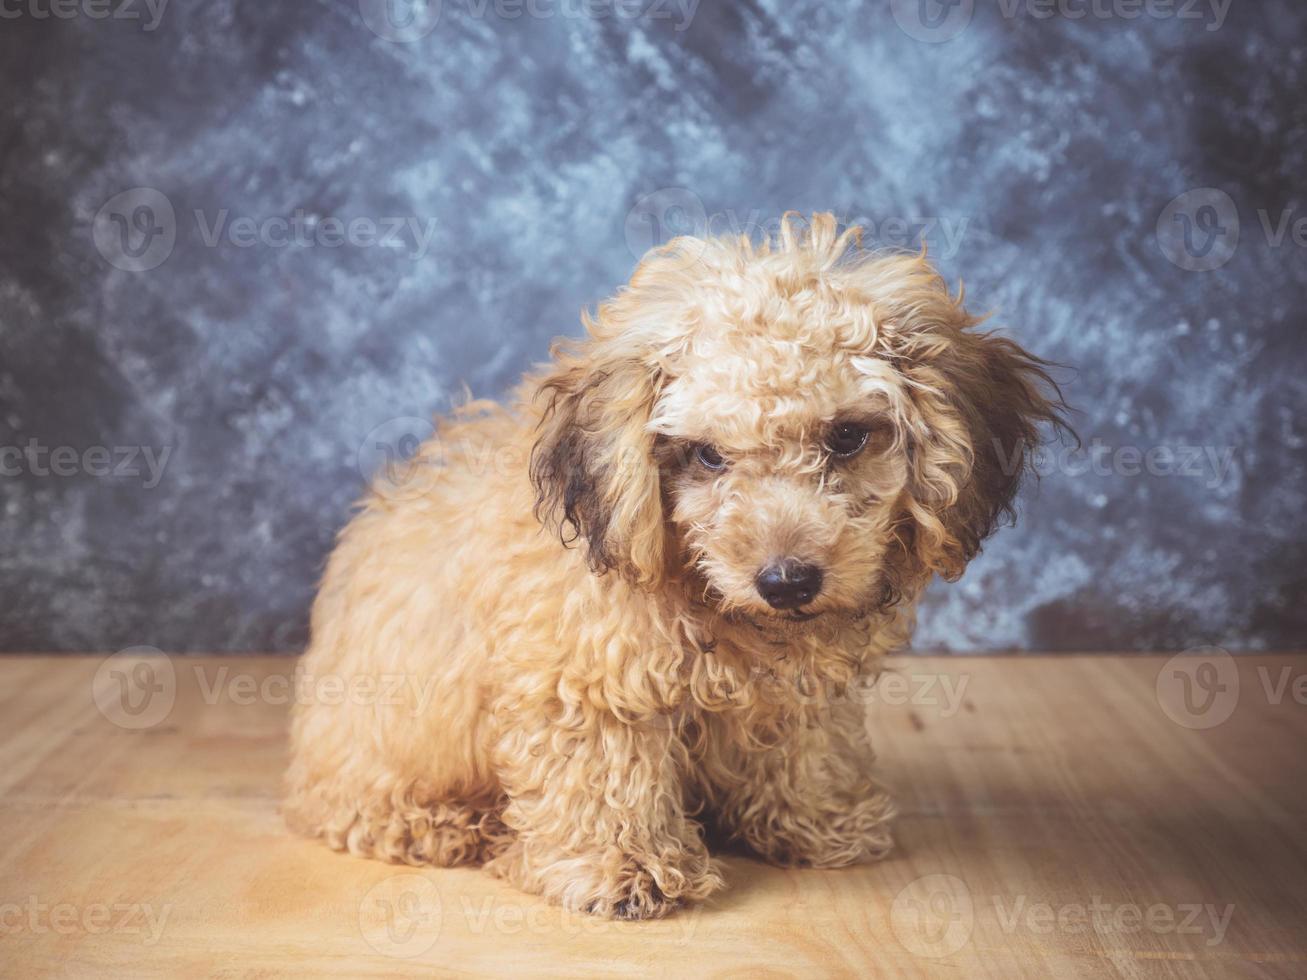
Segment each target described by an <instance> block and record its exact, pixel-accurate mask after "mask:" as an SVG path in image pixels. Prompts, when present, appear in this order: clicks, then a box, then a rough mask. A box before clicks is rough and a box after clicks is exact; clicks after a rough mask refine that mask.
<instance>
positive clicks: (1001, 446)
mask: <svg viewBox="0 0 1307 980" xmlns="http://www.w3.org/2000/svg"><path fill="white" fill-rule="evenodd" d="M937 366H938V367H939V368H940V369H941V370H942V372H943V373H944V374H945V375H946V376H947V377H948V378H949V379H950V381H951V385H950V386H949V387H948V388H947V389H946V394H947V395H948V396H949V398H950V401H951V402H952V404H953V407H954V409H955V410H956V411H957V413H958V415H959V416H960V418H961V420H962V422H963V424H964V425H965V426H966V429H967V432H968V434H969V436H970V441H971V448H972V463H971V473H970V478H969V479H968V480H967V483H966V484H965V485H964V486H963V487H961V488H960V491H959V494H958V499H957V501H956V503H955V504H954V505H953V506H952V507H951V508H949V510H948V511H947V513H946V515H945V518H944V525H945V527H946V528H947V530H948V532H949V534H950V536H951V537H952V538H953V540H954V541H955V542H956V545H957V554H956V555H955V556H953V557H954V558H955V559H956V561H955V562H954V563H953V564H955V565H956V567H955V568H954V569H952V571H953V573H954V574H955V575H956V574H961V571H962V566H964V565H965V564H966V562H968V561H970V560H971V559H972V558H974V557H975V556H976V554H977V553H978V552H979V551H980V546H981V542H982V541H984V540H985V538H987V537H989V535H991V534H992V533H993V532H994V530H995V529H996V528H997V527H998V526H999V525H1000V524H1003V523H1012V522H1014V521H1015V519H1016V510H1015V506H1014V503H1015V499H1016V494H1017V491H1018V490H1019V489H1020V486H1021V482H1022V479H1023V478H1024V477H1025V476H1026V475H1027V474H1028V473H1029V472H1031V466H1030V461H1031V455H1030V454H1031V453H1032V452H1033V450H1034V449H1035V448H1036V447H1038V446H1039V445H1040V443H1041V441H1042V440H1041V434H1042V433H1041V430H1042V429H1043V428H1045V427H1048V428H1050V429H1051V430H1052V434H1054V435H1056V436H1058V437H1061V436H1063V435H1066V436H1069V437H1070V438H1071V439H1072V440H1074V441H1076V443H1077V444H1078V442H1079V440H1078V438H1077V437H1076V435H1075V433H1074V432H1073V431H1072V430H1071V427H1070V426H1069V425H1068V424H1067V420H1066V415H1067V412H1068V411H1069V410H1068V408H1067V404H1066V401H1065V400H1064V398H1063V396H1062V390H1061V388H1060V387H1059V386H1058V384H1057V382H1056V381H1054V380H1053V377H1052V375H1051V374H1050V373H1049V369H1050V368H1052V367H1054V366H1055V365H1052V364H1050V363H1049V362H1048V361H1044V360H1042V359H1041V358H1038V357H1035V356H1034V355H1033V354H1030V353H1028V352H1027V351H1025V350H1023V349H1022V348H1021V347H1020V346H1018V345H1017V344H1015V343H1014V342H1012V341H1011V340H1008V339H1006V338H1003V337H995V336H994V335H993V334H987V333H970V332H967V331H962V332H960V334H959V335H958V337H957V340H956V343H955V345H954V346H953V348H952V350H951V351H950V352H949V353H948V354H946V355H945V356H944V357H942V358H941V361H940V362H939V364H938V365H937Z"/></svg>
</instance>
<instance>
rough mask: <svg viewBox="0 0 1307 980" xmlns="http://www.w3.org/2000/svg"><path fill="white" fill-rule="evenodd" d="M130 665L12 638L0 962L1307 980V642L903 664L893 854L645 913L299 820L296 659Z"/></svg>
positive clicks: (21, 968) (86, 966) (3, 677)
mask: <svg viewBox="0 0 1307 980" xmlns="http://www.w3.org/2000/svg"><path fill="white" fill-rule="evenodd" d="M124 659H125V658H122V657H120V658H118V659H115V660H112V661H105V660H103V659H102V658H98V657H88V658H35V657H10V658H5V659H0V717H2V718H3V719H4V723H3V733H2V734H0V739H2V741H0V972H3V973H4V974H5V975H12V976H22V977H30V976H38V975H48V974H53V973H59V974H65V973H67V974H71V975H95V976H104V975H132V976H150V975H161V976H162V975H167V976H196V975H219V976H223V975H295V976H301V975H315V974H339V975H346V976H371V975H396V974H419V975H428V976H429V975H431V974H433V973H435V974H448V975H462V976H477V975H502V974H505V973H511V974H513V975H516V976H522V977H525V976H559V975H567V976H610V975H630V976H636V975H639V976H644V975H667V976H685V975H691V976H720V977H727V976H737V975H739V976H743V975H747V976H750V977H766V976H854V975H860V976H866V975H869V974H874V975H876V976H886V977H889V976H904V977H935V976H944V977H959V978H963V977H965V978H973V977H995V978H1005V980H1006V978H1014V977H1031V978H1043V977H1050V976H1053V977H1176V978H1208V977H1211V978H1225V977H1259V978H1260V977H1301V976H1307V924H1305V923H1307V885H1305V883H1304V882H1305V879H1307V835H1305V834H1304V829H1305V826H1307V822H1305V821H1304V811H1305V809H1307V807H1305V804H1307V754H1305V753H1304V749H1305V748H1307V739H1305V738H1304V736H1307V706H1304V704H1303V703H1301V698H1302V695H1304V694H1307V691H1304V688H1305V687H1307V681H1300V683H1299V684H1298V688H1297V691H1296V693H1297V694H1298V695H1299V699H1295V697H1294V695H1295V688H1294V686H1293V682H1294V680H1295V679H1300V678H1302V677H1303V676H1304V675H1307V659H1304V658H1302V657H1297V656H1291V655H1284V656H1250V657H1244V658H1239V659H1238V660H1237V664H1236V663H1235V662H1233V661H1231V662H1228V663H1227V662H1224V661H1216V662H1213V664H1212V665H1211V666H1212V670H1211V671H1208V672H1207V673H1206V674H1203V675H1201V676H1200V675H1198V674H1196V673H1195V670H1196V669H1197V668H1198V667H1199V666H1201V664H1199V663H1198V662H1196V661H1192V660H1190V661H1185V662H1182V663H1180V664H1178V665H1177V664H1168V662H1167V660H1166V658H1163V657H1115V656H1092V657H1091V656H1083V657H1082V656H1074V657H1057V658H1053V657H1020V658H1016V657H998V658H984V659H977V658H945V657H912V658H907V657H905V658H900V659H897V660H896V661H895V674H894V676H893V678H892V679H891V680H890V681H889V682H888V683H887V684H885V685H882V687H881V688H880V689H879V690H878V692H877V693H876V696H875V697H874V699H873V700H874V702H875V703H873V704H872V705H871V706H870V711H869V715H870V724H871V727H872V730H873V735H874V737H875V739H876V744H877V745H878V747H879V749H880V753H881V759H882V768H883V772H884V775H885V778H886V780H887V781H888V782H889V783H890V784H891V785H892V786H893V787H894V788H895V790H896V793H897V796H898V799H899V800H900V803H901V810H902V815H901V817H900V820H899V840H900V847H899V849H898V850H897V851H896V853H895V855H894V856H893V857H892V858H890V859H889V860H887V861H886V862H884V863H882V864H879V865H874V866H870V867H863V868H856V869H850V870H845V871H837V872H817V871H781V870H777V869H773V868H769V867H765V866H763V865H761V864H758V863H756V862H754V861H751V860H749V859H746V858H743V857H731V858H728V859H727V872H728V878H729V883H730V888H729V890H728V891H727V892H726V893H724V894H723V895H722V896H721V897H720V898H719V899H717V900H715V901H713V902H710V903H709V904H707V905H706V906H704V907H701V908H696V909H691V910H687V911H685V912H683V913H681V914H678V915H676V916H673V917H672V918H670V919H667V920H665V921H662V922H655V923H613V922H605V921H596V920H592V919H588V918H585V917H580V916H572V915H567V914H565V913H563V912H561V911H560V910H559V909H557V908H554V907H550V906H547V905H545V904H543V903H541V902H539V901H538V900H536V899H533V898H530V897H526V896H523V895H520V894H518V893H517V892H515V891H513V890H511V889H509V888H507V887H506V886H504V885H502V884H500V883H499V882H496V881H494V880H492V879H490V878H489V877H488V876H486V875H484V874H481V873H479V872H477V871H474V870H432V869H426V870H414V869H408V868H397V867H394V866H388V865H384V864H379V863H376V862H371V861H364V860H359V859H356V858H350V857H344V856H341V855H337V854H333V853H331V852H329V851H327V850H326V849H325V848H323V847H321V846H320V845H316V844H312V843H308V842H305V841H302V840H297V839H295V838H293V837H291V836H289V835H288V834H287V833H286V831H285V830H284V829H283V827H282V824H281V821H280V819H279V817H278V815H277V788H278V780H279V777H280V772H281V769H282V767H283V765H284V762H285V727H286V718H287V712H288V703H289V700H290V697H291V696H292V694H291V690H290V686H289V684H288V682H287V674H288V671H289V670H290V668H291V666H292V662H291V661H289V660H287V659H278V658H214V657H207V658H173V659H171V660H169V661H167V662H166V664H165V663H156V664H147V666H152V667H153V668H156V673H155V674H153V675H150V676H145V675H141V674H135V675H134V674H132V672H131V671H132V670H133V669H135V668H136V667H138V666H139V665H137V664H132V663H124V662H123V660H124ZM168 668H171V671H172V675H173V680H174V683H173V685H172V686H171V687H170V686H169V685H168V683H167V677H166V674H167V670H168ZM1159 674H1160V675H1161V677H1162V680H1161V686H1160V687H1159ZM1182 675H1187V676H1189V677H1190V678H1191V680H1190V681H1184V680H1183V677H1182ZM1236 679H1237V684H1238V691H1237V697H1233V695H1232V687H1233V683H1234V682H1235V681H1236ZM137 682H142V683H144V684H145V686H146V687H149V688H150V689H152V690H154V697H155V699H156V700H155V701H153V702H151V703H150V704H149V705H148V707H147V709H146V710H142V711H140V712H139V713H138V714H131V713H130V712H129V711H128V710H127V708H124V707H123V703H122V702H121V700H120V699H117V698H118V695H120V694H121V693H122V692H123V691H126V692H127V693H128V694H129V696H130V695H131V694H132V693H133V691H137V690H138V689H136V688H134V687H133V686H132V685H133V684H135V683H137ZM1185 683H1188V684H1190V690H1189V694H1190V697H1191V700H1190V702H1189V703H1188V704H1187V705H1186V704H1185V703H1184V702H1183V701H1182V700H1180V701H1176V698H1177V697H1180V698H1182V697H1183V694H1184V690H1183V685H1184V684H1185ZM1195 684H1196V685H1197V686H1194V685H1195ZM1282 684H1284V686H1283V687H1282V686H1281V685H1282ZM1222 685H1223V687H1224V689H1223V690H1222V689H1221V687H1222ZM142 689H143V688H142ZM1159 691H1160V692H1161V694H1160V696H1159ZM1213 692H1215V696H1214V697H1213V698H1212V703H1213V704H1214V705H1215V708H1214V709H1212V711H1210V712H1209V713H1208V714H1207V715H1205V716H1200V715H1198V714H1196V713H1194V712H1193V711H1192V710H1191V709H1193V708H1194V706H1195V705H1197V706H1202V703H1203V700H1202V699H1203V697H1205V696H1211V695H1212V694H1213ZM1232 698H1233V700H1232ZM158 699H162V700H161V701H160V700H158ZM127 704H128V708H141V706H142V705H143V704H145V702H143V701H140V700H137V701H131V700H130V697H129V701H128V702H127ZM1177 705H1178V707H1177ZM161 706H162V707H166V708H168V709H169V710H167V711H166V713H165V714H163V715H162V716H160V717H153V715H158V714H159V713H160V710H161ZM1186 711H1189V713H1188V714H1186V713H1185V712H1186ZM1225 714H1228V718H1225V719H1224V720H1221V718H1222V717H1223V716H1224V715H1225ZM1177 717H1178V718H1179V719H1180V721H1183V722H1185V723H1186V724H1181V723H1179V722H1178V721H1177V720H1175V718H1177ZM1195 723H1196V724H1199V725H1208V726H1209V727H1187V724H1195Z"/></svg>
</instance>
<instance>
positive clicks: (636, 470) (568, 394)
mask: <svg viewBox="0 0 1307 980" xmlns="http://www.w3.org/2000/svg"><path fill="white" fill-rule="evenodd" d="M601 312H602V311H601ZM587 326H588V327H589V328H590V331H591V337H590V338H588V339H587V340H585V341H582V342H580V343H579V344H574V345H572V346H571V347H570V348H558V349H556V350H555V364H554V366H553V368H552V369H550V370H549V371H548V373H546V374H545V376H544V377H543V378H542V379H541V380H540V382H539V386H538V389H537V392H536V396H537V398H539V399H541V400H542V401H543V403H544V404H543V412H542V415H541V419H540V426H539V434H538V438H537V440H536V443H535V446H534V447H533V449H532V452H531V481H532V483H533V485H534V486H535V491H536V516H537V517H538V518H539V519H540V520H541V521H542V522H544V523H545V524H546V525H547V526H555V527H557V528H558V529H559V532H560V534H561V536H562V538H563V542H564V544H571V543H572V542H574V541H577V540H578V539H583V542H584V547H585V549H586V557H587V560H588V561H589V564H590V567H591V568H592V569H593V570H594V571H595V572H596V573H603V572H605V571H607V570H609V569H616V570H617V571H618V572H620V573H621V574H622V575H624V576H625V577H627V578H628V579H630V580H631V581H632V582H634V583H636V584H639V585H643V586H652V585H654V584H656V583H657V582H658V581H659V580H660V579H661V577H662V574H663V561H664V537H665V533H666V531H665V526H664V519H663V503H662V489H661V481H660V479H659V469H658V466H657V463H656V461H655V459H654V435H653V433H651V432H650V431H649V429H648V422H649V419H650V415H651V413H652V411H653V406H654V401H655V399H656V398H657V394H658V388H659V384H660V375H659V372H658V370H657V368H656V367H653V366H651V365H650V364H648V363H647V362H646V360H645V359H644V358H642V357H640V356H639V355H638V354H637V353H636V352H634V351H632V350H628V349H624V345H623V344H622V343H621V341H620V338H610V337H603V336H596V335H595V334H596V332H597V330H596V326H595V324H593V323H589V322H587ZM626 346H629V345H626Z"/></svg>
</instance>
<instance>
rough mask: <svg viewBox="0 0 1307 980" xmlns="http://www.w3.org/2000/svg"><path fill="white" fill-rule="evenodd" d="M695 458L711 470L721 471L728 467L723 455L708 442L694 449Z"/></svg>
mask: <svg viewBox="0 0 1307 980" xmlns="http://www.w3.org/2000/svg"><path fill="white" fill-rule="evenodd" d="M694 458H695V459H697V460H698V461H699V462H700V463H702V464H703V465H704V466H706V467H708V469H710V470H720V469H721V468H722V467H724V466H725V465H726V460H724V459H722V454H721V453H719V452H718V451H717V450H716V449H714V448H713V447H712V446H710V445H708V444H707V443H706V442H701V443H699V445H697V446H696V447H695V448H694Z"/></svg>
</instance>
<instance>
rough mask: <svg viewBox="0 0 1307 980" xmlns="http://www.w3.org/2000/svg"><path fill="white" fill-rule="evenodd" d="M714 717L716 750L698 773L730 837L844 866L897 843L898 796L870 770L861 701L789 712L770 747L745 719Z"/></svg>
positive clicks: (785, 859) (782, 854)
mask: <svg viewBox="0 0 1307 980" xmlns="http://www.w3.org/2000/svg"><path fill="white" fill-rule="evenodd" d="M845 709H847V710H845ZM713 723H714V729H715V735H714V738H713V739H712V740H711V741H710V745H712V746H714V747H715V749H714V751H713V754H712V757H711V758H710V759H706V760H705V765H704V766H703V768H702V771H701V773H700V776H701V778H703V779H704V780H705V781H706V782H707V783H708V785H707V786H706V787H705V791H706V795H707V797H708V798H709V799H710V800H711V801H712V802H711V809H712V818H713V822H714V824H715V825H716V827H717V829H718V831H720V832H721V833H723V834H724V835H725V836H726V837H727V838H729V839H732V840H735V841H737V842H739V843H742V844H744V845H745V846H746V847H748V848H749V849H750V850H751V851H753V852H754V853H755V854H757V855H758V856H759V857H762V858H764V859H765V860H767V861H770V862H771V863H773V864H779V865H782V866H786V867H814V868H838V867H843V866H845V865H848V864H854V863H857V862H860V861H869V860H875V859H878V858H881V857H884V856H885V855H886V854H887V853H888V852H889V850H890V849H891V848H892V847H893V838H892V836H891V834H890V824H891V821H892V820H893V818H894V813H895V810H894V804H893V802H892V801H891V800H890V798H889V796H888V795H887V794H886V793H885V791H884V790H883V789H882V788H881V787H880V785H879V784H878V783H877V782H876V781H875V780H874V779H873V778H872V777H871V775H870V768H871V763H872V761H873V756H872V752H871V746H870V743H869V741H868V739H867V735H866V731H865V729H864V728H863V713H862V711H861V710H860V709H856V710H855V709H853V707H852V706H843V709H837V710H834V711H830V710H827V711H823V712H820V713H814V714H807V715H805V714H798V715H795V716H792V717H791V719H790V721H789V723H788V724H785V725H782V726H779V728H778V729H777V738H778V740H777V741H775V742H773V743H772V744H771V745H769V746H767V747H759V746H758V745H757V744H756V742H753V741H751V739H750V735H749V731H748V727H749V725H748V722H747V720H744V719H741V718H736V717H732V716H729V715H727V716H717V717H716V718H714V719H713Z"/></svg>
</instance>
